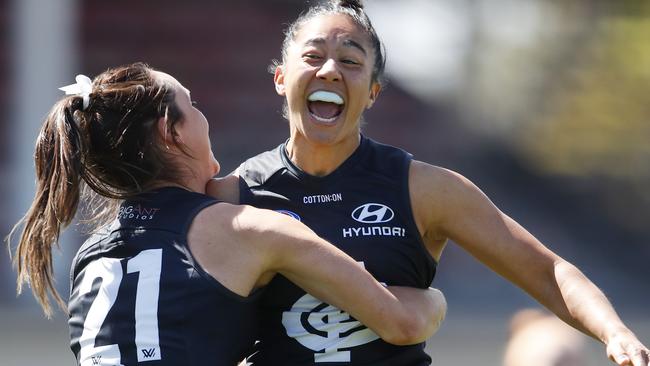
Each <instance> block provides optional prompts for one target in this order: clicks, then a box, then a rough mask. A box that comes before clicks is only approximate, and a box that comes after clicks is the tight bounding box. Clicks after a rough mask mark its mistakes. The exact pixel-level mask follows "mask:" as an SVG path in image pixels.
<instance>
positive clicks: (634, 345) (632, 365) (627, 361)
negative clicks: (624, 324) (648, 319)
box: [607, 329, 650, 366]
mask: <svg viewBox="0 0 650 366" xmlns="http://www.w3.org/2000/svg"><path fill="white" fill-rule="evenodd" d="M607 356H608V357H609V359H610V360H612V361H614V362H615V363H616V364H617V365H619V366H650V350H648V348H647V347H645V346H644V345H643V344H641V342H640V341H639V340H638V339H637V338H636V336H635V335H634V334H633V333H632V332H631V331H630V330H629V329H625V330H624V331H622V332H618V333H616V334H615V335H614V336H613V337H612V338H611V339H610V340H609V341H608V342H607Z"/></svg>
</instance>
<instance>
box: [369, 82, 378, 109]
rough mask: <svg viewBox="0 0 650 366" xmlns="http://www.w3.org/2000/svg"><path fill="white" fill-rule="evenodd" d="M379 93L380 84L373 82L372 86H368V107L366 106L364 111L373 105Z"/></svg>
mask: <svg viewBox="0 0 650 366" xmlns="http://www.w3.org/2000/svg"><path fill="white" fill-rule="evenodd" d="M380 91H381V84H379V83H378V82H373V83H372V85H371V86H370V100H369V101H368V105H366V109H370V107H372V105H373V104H375V100H377V97H379V92H380Z"/></svg>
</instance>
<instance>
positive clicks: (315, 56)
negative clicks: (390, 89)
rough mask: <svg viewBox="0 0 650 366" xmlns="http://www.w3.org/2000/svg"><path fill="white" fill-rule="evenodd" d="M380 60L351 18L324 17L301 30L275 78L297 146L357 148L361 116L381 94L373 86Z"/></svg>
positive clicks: (378, 88)
mask: <svg viewBox="0 0 650 366" xmlns="http://www.w3.org/2000/svg"><path fill="white" fill-rule="evenodd" d="M374 60H375V55H374V51H373V49H372V47H371V45H370V41H369V39H368V36H367V34H366V33H365V32H364V31H362V30H361V29H360V28H359V27H358V26H357V25H356V24H355V23H354V22H353V21H352V19H350V18H349V17H348V16H347V15H344V14H328V15H321V16H318V17H315V18H312V19H310V20H309V21H308V22H306V23H305V24H302V25H301V26H300V28H299V30H298V32H297V33H296V36H295V38H294V39H293V42H292V43H291V45H290V47H289V48H288V49H287V53H286V58H285V60H284V64H283V65H281V66H279V67H278V68H277V69H276V73H275V86H276V91H277V92H278V94H280V95H282V96H285V97H286V99H287V107H288V118H289V124H290V126H291V138H292V140H293V142H294V143H308V144H310V145H311V146H324V145H326V146H334V145H343V146H350V147H351V149H354V148H355V147H356V146H357V144H358V138H359V125H360V119H361V114H362V113H363V112H364V111H365V109H366V108H369V107H370V106H371V105H372V103H373V102H374V100H375V98H376V97H377V95H378V93H379V90H380V86H379V84H378V83H376V82H375V83H373V82H372V70H373V65H374Z"/></svg>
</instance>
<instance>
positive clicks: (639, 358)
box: [609, 347, 650, 366]
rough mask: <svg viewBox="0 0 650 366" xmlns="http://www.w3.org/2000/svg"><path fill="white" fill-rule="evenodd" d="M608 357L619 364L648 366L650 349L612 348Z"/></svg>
mask: <svg viewBox="0 0 650 366" xmlns="http://www.w3.org/2000/svg"><path fill="white" fill-rule="evenodd" d="M630 348H632V347H630ZM609 359H610V360H612V361H614V362H615V363H616V364H617V365H619V366H650V351H648V350H647V349H640V348H634V350H632V351H628V352H626V351H623V350H621V349H619V350H612V351H611V352H610V355H609Z"/></svg>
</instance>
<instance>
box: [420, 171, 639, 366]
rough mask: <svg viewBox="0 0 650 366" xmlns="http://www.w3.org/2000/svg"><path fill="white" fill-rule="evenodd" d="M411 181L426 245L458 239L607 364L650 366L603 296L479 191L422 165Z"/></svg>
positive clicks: (454, 175) (451, 174)
mask: <svg viewBox="0 0 650 366" xmlns="http://www.w3.org/2000/svg"><path fill="white" fill-rule="evenodd" d="M410 178H411V191H412V197H415V199H413V198H412V201H413V202H414V212H415V213H416V218H417V219H419V220H420V223H419V225H420V226H421V227H422V228H424V230H423V231H424V236H425V238H426V237H435V238H440V237H446V238H450V239H452V240H453V241H454V242H456V243H457V244H459V245H460V246H461V247H463V248H464V249H465V250H467V251H468V252H469V253H470V254H472V255H473V256H474V257H476V258H477V259H478V260H479V261H481V262H482V263H484V264H485V265H487V266H488V267H490V268H491V269H492V270H494V271H495V272H497V273H498V274H500V275H501V276H503V277H505V278H506V279H508V280H509V281H511V282H513V283H514V284H516V285H517V286H519V287H521V288H522V289H523V290H525V291H526V292H527V293H529V294H530V295H531V296H532V297H534V298H535V299H536V300H537V301H539V302H540V303H541V304H542V305H544V306H546V307H547V308H548V309H549V310H551V311H552V312H554V313H555V314H556V315H557V316H558V317H560V318H561V319H562V320H564V321H565V322H567V323H569V324H570V325H572V326H574V327H575V328H577V329H578V330H580V331H582V332H584V333H586V334H588V335H590V336H592V337H595V338H596V339H598V340H600V341H602V342H603V343H605V344H606V345H607V353H608V356H609V357H610V358H611V359H612V360H614V361H615V362H616V363H618V364H619V365H634V366H641V365H643V366H648V362H649V357H650V352H649V351H648V349H647V348H646V347H645V346H643V345H642V344H641V342H639V340H638V339H637V338H636V336H635V335H634V334H633V333H632V332H631V331H630V330H629V329H628V328H627V327H626V326H625V325H624V324H623V322H622V321H621V319H620V318H619V316H618V315H617V314H616V311H615V310H614V308H613V307H612V305H611V304H610V302H609V301H608V300H607V298H606V297H605V295H604V294H603V293H602V291H600V289H598V287H596V285H594V284H593V283H592V282H591V281H590V280H589V279H587V278H586V277H585V276H584V275H583V274H582V272H580V271H579V270H578V269H577V268H576V267H575V266H573V265H571V264H570V263H568V262H567V261H565V260H564V259H562V258H560V257H559V256H558V255H556V254H555V253H553V252H552V251H550V250H549V249H548V248H546V247H545V246H544V245H543V244H542V243H540V242H539V241H538V240H537V239H536V238H535V237H534V236H533V235H531V234H530V233H529V232H528V231H526V230H525V229H524V228H523V227H521V226H520V225H519V224H518V223H516V222H515V221H514V220H512V219H511V218H510V217H508V216H507V215H505V214H504V213H503V212H501V211H499V210H498V209H497V208H496V207H495V206H494V204H492V202H491V201H490V200H489V199H488V198H487V197H486V196H485V195H484V194H483V193H482V192H481V191H480V190H479V189H478V188H477V187H476V186H475V185H474V184H472V183H471V182H470V181H468V180H467V179H465V178H464V177H462V176H460V175H459V174H457V173H454V172H451V171H448V170H445V169H441V168H437V167H433V166H431V165H428V164H424V163H421V162H413V165H412V166H411V173H410ZM434 251H435V250H434Z"/></svg>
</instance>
